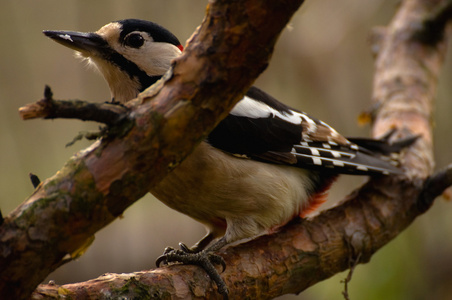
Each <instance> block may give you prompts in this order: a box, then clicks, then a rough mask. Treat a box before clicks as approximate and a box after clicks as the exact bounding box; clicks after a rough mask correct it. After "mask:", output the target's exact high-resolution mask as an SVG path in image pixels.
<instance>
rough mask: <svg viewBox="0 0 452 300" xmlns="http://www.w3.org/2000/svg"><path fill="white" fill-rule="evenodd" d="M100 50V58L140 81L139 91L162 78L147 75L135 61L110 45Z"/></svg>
mask: <svg viewBox="0 0 452 300" xmlns="http://www.w3.org/2000/svg"><path fill="white" fill-rule="evenodd" d="M103 50H104V51H102V53H101V55H102V59H104V60H105V61H108V62H110V63H112V64H114V65H116V66H118V67H119V68H120V69H121V70H122V71H124V72H126V73H127V74H128V75H129V77H130V78H131V79H133V80H138V82H139V83H140V92H142V91H144V90H145V89H146V88H148V87H150V86H151V85H153V84H154V83H155V82H157V80H159V79H160V78H162V76H161V75H156V76H149V75H148V74H147V73H146V72H145V71H143V70H141V69H140V68H139V67H138V66H137V65H136V64H135V63H133V62H131V61H130V60H128V59H127V58H125V57H124V56H122V55H121V54H119V53H118V52H116V51H114V50H113V49H111V48H110V47H108V48H104V49H103Z"/></svg>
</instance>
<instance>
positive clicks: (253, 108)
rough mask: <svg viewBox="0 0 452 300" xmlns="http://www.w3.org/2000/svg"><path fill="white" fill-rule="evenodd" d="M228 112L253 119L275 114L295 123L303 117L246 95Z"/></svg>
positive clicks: (299, 122)
mask: <svg viewBox="0 0 452 300" xmlns="http://www.w3.org/2000/svg"><path fill="white" fill-rule="evenodd" d="M230 114H231V115H234V116H237V117H247V118H253V119H259V118H268V117H270V116H276V117H278V118H280V119H282V120H284V121H286V122H290V123H292V124H296V125H299V124H301V121H302V117H303V116H302V115H301V114H298V113H295V112H293V111H291V112H290V113H285V112H280V111H278V110H276V109H274V108H272V107H270V106H268V105H267V104H265V103H263V102H260V101H256V100H253V99H252V98H250V97H248V96H245V97H243V99H242V100H240V101H239V102H238V103H237V104H236V105H235V106H234V108H233V109H232V110H231V112H230ZM311 121H312V120H311ZM312 122H314V121H312Z"/></svg>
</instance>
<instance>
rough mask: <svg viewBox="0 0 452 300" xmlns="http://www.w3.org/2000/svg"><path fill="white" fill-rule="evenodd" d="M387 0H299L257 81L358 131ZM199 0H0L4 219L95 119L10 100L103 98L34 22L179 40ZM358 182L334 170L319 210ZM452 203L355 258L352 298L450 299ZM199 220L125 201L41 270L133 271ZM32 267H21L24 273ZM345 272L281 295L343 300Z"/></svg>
mask: <svg viewBox="0 0 452 300" xmlns="http://www.w3.org/2000/svg"><path fill="white" fill-rule="evenodd" d="M395 2H396V1H383V0H372V1H352V0H343V1H336V0H307V2H306V3H305V4H304V6H303V8H302V9H301V10H300V11H299V12H298V13H297V14H296V16H295V17H294V18H293V20H292V22H291V23H290V25H289V26H288V27H287V29H286V30H285V31H284V32H283V34H282V36H281V38H280V40H279V42H278V44H277V47H276V50H275V53H274V56H273V59H272V61H271V64H270V66H269V68H268V69H267V70H266V71H265V73H264V74H263V75H262V76H261V77H260V78H259V79H258V80H257V82H256V84H257V85H258V86H260V87H263V88H265V90H266V91H267V92H269V93H270V94H272V95H273V96H275V97H276V98H278V99H280V100H282V101H283V102H285V103H287V104H289V105H291V106H293V107H296V108H299V109H302V110H304V111H306V112H309V113H310V114H311V115H314V116H316V117H318V118H321V119H323V120H324V121H326V122H328V123H329V124H330V125H332V126H333V127H335V128H336V129H338V130H339V132H341V133H343V134H345V135H349V136H359V135H361V136H367V135H368V132H369V128H366V127H359V126H358V125H357V121H356V120H357V116H358V114H359V113H360V112H361V111H363V110H365V109H366V108H368V106H369V98H370V95H371V87H372V76H373V59H372V55H371V54H370V47H369V42H368V38H369V33H370V30H371V29H372V28H373V27H374V26H377V25H385V24H387V23H388V22H389V20H390V19H391V18H392V16H393V13H394V12H395V10H396V3H395ZM206 4H207V1H205V0H202V1H201V0H191V1H189V0H154V1H145V0H131V1H121V0H110V1H106V0H96V1H88V0H79V1H75V0H66V1H57V0H40V1H32V0H21V1H13V0H2V1H1V2H0V15H1V18H0V22H1V26H0V41H1V42H0V43H1V47H0V70H1V72H0V190H1V200H0V207H1V210H2V212H3V214H4V215H6V214H8V213H9V212H10V211H11V210H13V209H14V208H15V207H16V206H17V205H19V204H20V203H21V202H22V201H23V200H24V199H25V198H26V197H27V196H29V195H30V194H31V193H32V191H33V188H32V185H31V183H30V180H29V179H28V173H29V172H33V173H35V174H37V175H39V177H40V178H41V179H44V178H47V177H49V176H51V175H53V174H54V173H55V172H57V171H58V170H59V169H60V168H61V167H62V166H63V164H64V163H65V161H66V160H67V159H68V158H69V157H70V156H71V155H72V154H73V153H75V152H76V151H78V150H80V149H83V148H84V147H86V146H88V145H89V144H90V143H89V142H86V141H83V142H78V143H76V144H75V145H74V146H72V147H69V148H66V147H65V144H66V143H67V142H69V141H71V140H72V138H73V137H74V136H75V135H76V134H77V133H78V132H79V131H81V130H95V129H97V128H98V125H97V124H94V123H82V122H79V121H68V120H55V121H50V120H32V121H21V120H20V118H19V115H18V112H17V111H18V108H19V107H20V106H23V105H25V104H27V103H30V102H34V101H36V100H38V99H40V98H41V97H42V93H43V89H44V85H45V84H49V85H50V86H51V87H52V89H53V91H54V96H55V98H56V99H74V98H79V99H84V100H91V101H107V100H109V99H110V95H109V91H108V88H107V85H106V84H105V82H104V80H103V79H102V78H101V76H100V75H99V74H96V72H93V71H92V70H90V68H87V67H86V66H85V63H81V62H80V61H78V60H77V59H74V57H73V53H72V52H71V50H69V49H67V48H64V47H62V46H60V45H58V44H56V43H54V42H52V41H51V40H49V39H48V38H46V37H45V36H44V35H43V34H42V33H41V31H42V30H46V29H47V30H52V29H53V30H58V29H60V30H77V31H95V30H97V29H98V28H100V27H101V26H102V25H104V24H106V23H108V22H110V21H113V20H118V19H123V18H142V19H147V20H152V21H155V22H157V23H160V24H162V25H164V26H165V27H167V28H168V29H170V30H171V31H173V32H174V33H175V34H176V35H177V36H178V37H179V38H180V40H181V41H185V40H187V39H188V38H189V37H190V35H191V33H192V32H193V31H194V29H195V28H196V27H197V26H198V25H199V24H200V23H201V20H202V18H203V15H204V12H205V6H206ZM450 53H452V51H449V55H448V58H447V60H446V65H445V67H444V69H443V72H442V76H441V80H440V85H439V90H438V100H437V102H436V105H435V107H436V109H435V116H434V125H435V155H436V160H437V166H438V168H440V167H441V166H445V165H446V164H448V163H449V162H450V161H451V160H452V159H451V156H450V155H449V152H450V150H446V149H451V148H452V141H451V138H450V136H451V133H450V131H449V130H450V129H451V128H452V124H451V122H452V121H451V118H450V113H451V112H452V101H451V100H452V99H450V98H451V95H452V85H451V84H450V83H451V78H452V68H451V66H452V65H451V54H450ZM364 180H365V178H362V177H361V178H359V177H355V178H351V177H343V178H342V179H341V180H340V181H339V182H338V184H336V185H335V188H334V189H333V191H332V193H331V195H330V200H329V202H328V203H327V204H326V205H325V206H324V207H328V206H331V205H333V204H334V203H335V201H337V200H339V199H340V198H341V197H342V196H343V195H345V194H347V193H349V192H350V191H351V190H352V189H353V188H354V187H355V186H357V185H359V184H360V183H362V182H363V181H364ZM451 216H452V207H451V203H450V202H447V201H445V199H443V198H440V199H438V201H437V203H436V204H435V205H434V207H433V208H432V209H431V210H430V211H429V212H428V213H427V214H426V215H425V216H423V217H421V218H419V219H418V220H416V222H415V223H414V224H413V225H412V226H411V227H410V228H409V229H408V230H406V232H404V233H403V234H401V235H400V236H399V237H398V238H397V239H396V240H395V241H393V242H391V243H390V244H389V245H387V246H386V247H385V248H384V249H382V250H381V251H379V252H378V253H377V254H376V255H375V256H374V257H373V258H372V260H371V262H370V263H369V264H366V265H359V266H358V267H357V269H356V271H355V273H354V276H353V280H352V282H351V283H350V287H349V288H350V291H349V293H350V296H351V297H352V299H397V300H400V299H452V257H451V253H452V228H451V225H452V218H451ZM203 234H204V228H203V227H202V226H201V225H199V224H198V223H196V222H195V221H192V220H191V219H189V218H187V217H185V216H183V215H181V214H179V213H176V212H174V211H172V210H170V209H169V208H167V207H165V206H164V205H162V204H161V203H159V202H158V201H156V200H155V199H154V198H152V197H151V196H150V195H148V196H146V197H145V198H143V199H142V200H140V201H138V202H137V203H136V204H135V205H133V206H132V207H131V208H129V209H128V210H127V211H126V212H125V214H124V218H122V219H119V220H117V221H115V222H114V223H113V224H111V225H110V226H108V227H107V228H105V229H104V230H102V231H101V232H99V233H98V234H97V235H96V240H95V242H94V244H93V245H92V246H91V248H90V249H88V251H87V253H86V254H85V255H84V256H82V257H81V258H80V259H78V260H77V261H74V262H71V263H69V264H67V265H65V266H63V267H61V268H60V269H58V270H57V271H56V272H54V273H53V274H51V275H50V276H49V278H48V279H47V280H49V279H53V280H55V281H56V283H58V284H63V283H69V282H76V281H82V280H87V279H91V278H95V277H97V276H99V275H101V274H103V273H106V272H132V271H139V270H144V269H148V268H151V267H154V261H155V259H156V257H157V256H158V255H160V254H161V252H162V251H163V249H164V247H165V246H168V245H172V246H177V243H178V242H179V241H184V242H186V243H187V244H192V243H194V242H196V241H197V240H198V239H199V238H200V237H201V236H202V235H203ZM32 271H33V270H30V272H32ZM346 275H347V274H346V273H342V274H338V275H336V276H334V277H333V278H331V279H329V280H327V281H324V282H321V283H319V284H317V285H316V286H314V287H312V288H310V289H308V290H307V291H305V292H303V293H302V294H300V295H298V296H284V297H281V299H343V297H342V295H341V291H342V289H343V285H342V284H341V283H340V281H341V280H342V279H344V278H345V277H346Z"/></svg>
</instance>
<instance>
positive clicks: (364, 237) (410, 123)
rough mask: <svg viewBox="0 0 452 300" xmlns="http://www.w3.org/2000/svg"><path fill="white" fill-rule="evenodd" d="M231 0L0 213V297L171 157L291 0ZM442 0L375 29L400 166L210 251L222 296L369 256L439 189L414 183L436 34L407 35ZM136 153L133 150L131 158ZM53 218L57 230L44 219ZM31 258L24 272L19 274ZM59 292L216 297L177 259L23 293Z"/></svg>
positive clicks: (30, 279)
mask: <svg viewBox="0 0 452 300" xmlns="http://www.w3.org/2000/svg"><path fill="white" fill-rule="evenodd" d="M225 2H226V1H225ZM236 2H237V1H236ZM236 2H233V3H230V4H226V3H224V2H222V1H217V2H214V3H212V4H210V6H209V9H208V15H207V17H206V20H205V21H204V22H203V25H202V26H201V28H200V30H199V31H198V32H197V33H196V34H195V36H194V38H193V39H192V41H191V42H190V44H189V46H188V47H187V50H186V52H185V53H184V55H183V56H182V57H181V58H180V59H178V60H177V61H176V62H175V64H174V66H173V69H172V72H171V73H169V75H168V76H167V77H166V79H165V80H164V81H163V82H161V83H160V84H159V85H157V86H154V87H152V88H151V89H150V90H149V91H147V92H146V93H144V94H143V95H141V96H140V97H139V98H138V99H137V100H135V101H133V102H132V103H130V104H129V105H128V106H129V107H130V109H131V110H132V113H130V114H129V117H130V118H132V120H133V121H134V126H133V127H132V129H130V131H128V132H127V133H126V134H125V135H124V136H121V137H116V138H112V137H109V138H104V139H102V140H101V141H100V142H97V143H95V144H94V145H93V146H92V147H90V148H88V149H87V150H85V151H82V152H81V153H80V154H79V155H78V156H77V157H75V158H73V159H72V160H71V161H70V162H69V163H68V164H67V166H66V167H65V168H64V169H63V170H61V171H60V172H59V174H57V175H55V176H54V177H53V178H50V179H48V180H46V181H45V182H44V183H43V184H41V185H40V187H39V188H38V189H37V191H36V192H35V193H34V194H33V195H32V196H31V198H30V199H29V200H28V201H27V202H26V203H24V204H23V205H22V206H20V207H19V208H18V209H16V210H15V211H14V212H13V213H12V214H10V215H9V216H8V217H7V218H6V219H5V221H4V223H3V225H2V226H1V227H0V238H1V241H2V245H1V252H0V253H2V256H1V257H0V270H1V271H0V278H1V282H0V295H2V296H4V295H6V296H20V297H24V296H26V295H28V293H30V291H31V289H33V288H34V286H35V285H36V284H37V283H39V280H42V279H43V277H45V275H44V274H47V273H48V272H50V271H51V270H53V269H54V268H55V267H57V266H58V265H59V264H60V263H61V261H62V258H63V257H64V256H65V255H66V254H67V253H74V252H75V251H76V250H77V249H78V248H80V247H81V246H83V243H84V242H85V241H86V240H88V239H89V237H90V236H91V235H92V234H93V233H94V232H95V231H96V230H98V229H99V228H101V227H102V226H105V225H106V224H108V222H110V221H111V220H113V219H114V218H115V217H116V216H118V215H119V214H120V213H121V212H122V211H123V210H124V209H125V207H126V206H127V205H129V204H130V203H132V202H133V201H134V200H136V199H138V198H139V197H141V196H142V195H143V194H144V193H145V192H146V191H147V189H148V188H149V187H150V186H152V184H155V183H156V182H157V181H158V180H159V178H162V176H164V174H166V173H167V172H168V170H169V169H171V168H172V167H175V166H176V165H177V164H178V162H180V161H181V160H182V159H183V157H184V156H185V155H186V154H187V153H189V152H190V151H191V148H192V147H193V146H194V145H195V144H196V142H197V141H199V140H200V139H201V138H202V136H203V134H205V133H206V132H208V130H209V129H211V128H213V126H215V124H216V123H217V122H218V120H217V118H221V117H222V116H224V114H225V113H227V111H228V109H230V108H231V107H232V105H233V104H234V103H235V101H236V100H237V99H239V98H240V96H241V95H242V94H243V92H244V91H245V90H246V88H247V87H248V86H249V85H250V84H251V83H252V80H253V79H254V78H255V77H256V76H257V75H258V73H259V71H261V70H262V69H263V68H264V67H265V63H266V61H267V59H268V57H269V53H270V52H271V49H272V47H273V43H274V42H275V38H276V36H277V35H278V33H279V31H280V30H281V29H282V28H283V26H284V24H285V22H287V21H288V19H289V18H290V16H291V13H292V12H293V11H295V9H296V8H297V6H298V5H299V4H300V3H299V2H295V1H292V2H291V1H257V0H255V1H238V2H240V3H236ZM266 2H271V3H266ZM444 3H449V1H433V0H429V1H427V0H406V1H403V2H402V4H401V6H400V8H399V10H398V12H397V14H396V15H395V16H394V19H393V20H392V21H391V23H390V24H389V25H388V27H387V28H385V30H380V31H379V32H380V34H379V36H378V39H377V40H378V47H377V48H378V49H379V51H378V55H377V59H376V74H375V79H374V94H373V107H374V110H373V111H372V112H371V116H372V119H373V124H374V126H373V135H374V136H381V135H382V134H383V133H385V132H387V131H388V130H389V129H396V130H397V134H396V137H404V136H407V135H410V134H420V138H419V139H418V140H417V141H416V143H415V145H413V146H412V147H410V148H409V149H408V150H407V151H406V153H405V154H404V156H403V158H402V161H401V162H402V165H403V167H404V168H405V170H406V171H407V177H383V178H374V179H372V180H370V181H369V182H368V183H367V184H365V185H364V186H363V187H362V188H360V189H359V190H357V191H355V192H353V193H352V194H351V195H350V196H349V197H347V199H344V201H343V202H342V203H341V204H340V205H338V206H336V207H334V208H332V209H329V210H327V211H324V212H322V213H321V214H319V215H317V216H316V217H313V218H309V219H303V220H301V219H297V220H294V221H293V222H291V223H290V224H288V225H287V226H285V227H284V228H282V229H281V230H279V231H278V232H277V233H274V234H272V235H266V236H262V237H259V238H257V239H254V240H252V241H250V242H248V243H245V244H241V245H238V246H235V247H229V248H227V249H223V250H221V251H220V254H221V255H222V256H223V257H224V258H225V261H226V264H227V268H226V270H225V272H224V273H222V277H223V278H224V280H225V281H226V283H227V285H228V287H229V289H230V296H231V298H232V299H235V298H241V297H244V298H258V299H271V298H274V297H276V296H280V295H283V294H287V293H299V292H301V291H303V290H304V289H306V288H307V287H309V286H311V285H313V284H315V283H317V282H319V281H321V280H324V279H326V278H328V277H330V276H332V275H334V274H336V273H338V272H340V271H343V270H346V269H348V268H350V267H351V266H353V265H354V264H355V263H365V262H368V261H369V259H370V257H371V256H372V255H373V254H374V253H375V252H376V251H378V249H380V248H381V247H383V246H384V245H385V244H387V243H388V242H389V241H390V240H392V239H393V238H395V237H396V236H397V235H398V234H399V233H400V232H401V231H403V230H404V229H405V228H406V227H407V226H409V225H410V224H411V223H412V221H413V220H414V219H415V218H416V217H417V216H419V215H420V214H422V213H423V212H425V211H426V209H427V208H428V207H429V206H430V204H431V202H432V200H433V198H434V197H435V196H436V195H438V194H439V193H440V192H441V191H438V190H435V191H434V192H432V189H434V188H436V187H437V186H438V185H435V184H432V183H431V181H435V180H436V181H438V180H441V181H443V183H444V184H443V185H441V187H442V188H444V187H445V186H448V185H450V180H451V179H450V177H452V176H434V177H430V179H429V180H427V183H428V184H424V183H425V182H426V179H427V178H428V177H429V175H430V174H431V172H432V168H433V155H432V138H431V127H430V119H431V107H432V103H433V99H434V96H435V92H436V85H437V81H438V76H439V70H440V67H441V65H442V62H443V59H444V54H445V50H446V49H445V48H446V46H445V43H444V40H443V37H442V36H441V38H437V39H434V40H433V41H432V40H428V39H427V40H426V39H423V38H421V37H422V36H425V32H424V34H420V33H422V32H423V31H428V30H429V29H428V27H429V26H426V24H430V21H432V20H433V23H434V20H435V18H433V19H432V16H435V17H437V16H438V15H441V14H438V13H437V12H438V11H437V10H438V7H440V8H441V7H443V4H444ZM242 5H243V6H242ZM259 5H260V6H259ZM445 7H448V6H445ZM226 8H227V9H228V11H227V15H226V14H225V12H226ZM446 11H447V10H446ZM243 15H245V16H243ZM239 16H242V17H239ZM241 18H243V19H241ZM266 18H271V20H272V22H269V21H268V20H269V19H266ZM239 20H241V22H239ZM275 20H276V21H275ZM443 23H444V24H443V25H442V27H444V26H445V24H446V22H443ZM274 26H275V27H278V30H277V29H275V27H274ZM220 27H221V28H224V29H220ZM443 29H444V28H441V31H443ZM250 30H252V32H251V33H250ZM268 31H270V32H268ZM263 32H266V33H263ZM247 34H250V35H247ZM267 34H268V36H267ZM256 35H264V36H259V37H256ZM427 36H428V34H427ZM213 37H215V38H213ZM242 38H244V39H245V40H244V41H243V40H242ZM251 38H253V40H250V39H251ZM260 43H262V44H260ZM256 45H259V47H256ZM261 45H262V47H261ZM248 47H249V48H251V50H250V49H249V48H248ZM237 49H239V51H237V52H235V51H236V50H237ZM224 53H228V58H226V57H225V55H224ZM206 66H208V67H206ZM206 70H207V71H206ZM217 91H221V93H222V95H223V93H224V94H225V95H227V97H226V96H225V97H224V98H222V103H218V100H217V99H218V98H217V97H213V96H215V95H216V94H217V93H216V92H217ZM212 95H213V96H212ZM178 99H183V100H178ZM181 132H183V133H184V134H183V135H182V134H180V133H181ZM200 132H202V134H200ZM178 133H179V134H178ZM181 141H182V142H181ZM181 145H182V146H183V147H182V148H181V147H180V146H181ZM175 146H176V147H175ZM137 149H138V151H137ZM132 150H133V151H132ZM135 152H138V153H135ZM143 155H146V161H143V160H142V159H141V160H140V158H141V157H143ZM107 164H108V165H109V167H108V168H107V167H106V166H107ZM150 170H151V171H150ZM447 174H450V172H447ZM426 192H432V193H426ZM425 195H428V197H427V196H425ZM426 198H428V199H426ZM426 200H428V201H426ZM58 221H60V222H61V223H62V224H61V223H60V224H59V225H58V226H60V227H61V228H54V225H52V224H49V223H58ZM65 224H67V226H64V225H65ZM5 254H7V255H6V256H5ZM44 254H45V255H44ZM33 255H36V256H38V257H33ZM5 257H6V258H5ZM37 260H41V262H37ZM39 268H42V269H44V270H41V269H39ZM30 269H32V270H36V272H34V273H33V274H31V275H30V274H26V273H27V272H26V270H30ZM28 273H30V272H28ZM21 285H24V287H25V288H26V291H25V292H23V290H21V288H22V286H21ZM14 287H16V288H14ZM8 289H9V290H13V292H14V294H13V292H10V291H7V290H8ZM19 290H21V291H19ZM62 295H65V296H70V297H73V298H77V299H81V298H88V297H89V296H92V297H93V298H99V297H102V295H104V296H107V295H108V297H110V298H116V297H126V296H127V297H149V298H155V299H183V298H190V297H191V298H193V299H204V298H209V299H215V298H220V297H221V296H220V295H219V294H218V293H217V292H216V287H215V286H214V284H213V283H212V282H211V281H210V280H209V279H208V278H207V277H206V275H205V272H204V271H203V270H201V269H200V268H198V267H195V266H180V265H173V266H169V267H164V268H159V269H156V270H150V271H146V272H136V273H131V274H107V275H104V276H101V277H99V278H97V279H94V280H90V281H88V282H83V283H77V284H69V285H64V286H56V285H52V284H50V285H41V286H39V287H38V289H37V290H36V291H35V292H34V294H33V299H53V298H56V297H58V296H62ZM12 298H14V297H12ZM16 298H18V297H16Z"/></svg>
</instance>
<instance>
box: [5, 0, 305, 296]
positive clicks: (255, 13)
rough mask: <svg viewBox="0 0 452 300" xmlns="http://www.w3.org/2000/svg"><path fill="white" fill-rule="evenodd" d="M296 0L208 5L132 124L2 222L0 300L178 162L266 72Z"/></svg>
mask: <svg viewBox="0 0 452 300" xmlns="http://www.w3.org/2000/svg"><path fill="white" fill-rule="evenodd" d="M302 2H303V1H302V0H285V1H263V0H248V1H232V2H231V1H224V0H223V1H221V0H218V1H214V2H211V3H210V4H209V7H208V10H207V16H206V19H205V20H204V22H203V24H202V26H201V27H200V29H199V30H198V31H197V32H196V33H195V34H194V36H193V38H192V40H191V42H190V44H189V45H188V46H187V47H186V50H185V51H184V54H183V55H182V56H181V57H180V58H179V59H177V60H176V61H175V62H174V65H173V68H172V70H171V71H170V72H169V73H168V74H167V76H166V78H165V79H164V80H163V81H162V82H160V84H158V85H157V86H154V87H153V88H152V89H151V90H150V91H148V92H147V93H144V94H143V95H141V96H140V97H139V99H138V100H137V101H135V102H133V103H132V104H131V109H132V110H131V112H130V116H131V118H133V128H131V129H130V130H129V131H128V133H127V134H126V135H125V136H123V137H121V138H115V137H110V138H105V139H102V140H100V141H99V142H96V143H95V144H93V145H92V146H91V147H89V148H88V149H85V150H84V151H81V152H80V153H78V154H77V155H76V156H74V157H73V158H71V160H69V161H68V162H67V164H66V165H65V166H64V167H63V169H61V170H60V171H59V172H58V173H57V174H55V175H54V176H53V177H51V178H49V179H47V180H45V181H43V182H42V183H41V184H40V185H39V186H38V188H37V189H36V191H35V192H34V193H33V194H32V195H31V196H30V198H29V199H27V200H26V201H25V202H24V203H23V204H22V205H20V206H19V207H18V208H17V209H15V210H14V211H13V212H12V213H10V214H9V215H8V216H7V217H6V218H5V219H4V222H3V224H2V225H1V227H0V241H1V243H0V298H2V299H21V298H24V297H27V296H28V295H29V294H30V293H31V292H32V291H33V290H34V288H35V287H36V285H37V284H38V283H40V282H41V281H42V280H43V279H44V278H45V277H46V276H47V275H48V274H49V273H50V272H51V271H53V270H54V269H55V268H56V267H58V266H59V265H60V264H61V262H62V261H63V258H64V257H65V256H67V254H72V253H74V252H77V249H78V248H80V247H83V245H84V243H86V241H87V240H89V239H90V237H91V236H92V235H93V234H94V233H95V232H96V231H98V230H99V229H101V228H102V227H104V226H105V225H107V224H108V223H110V222H111V221H113V220H114V219H115V218H116V217H117V216H119V215H121V214H122V212H123V211H124V209H125V208H126V207H128V206H129V205H131V204H132V203H133V202H134V201H136V200H137V199H139V198H141V197H142V196H143V195H144V194H145V193H146V192H147V191H148V190H149V188H150V187H152V186H153V185H155V184H156V183H157V182H158V181H159V180H160V179H161V178H163V176H165V174H167V172H169V171H170V170H171V168H174V167H175V166H177V165H178V164H179V163H180V161H181V160H182V159H183V158H184V157H185V156H186V155H187V154H188V153H190V151H191V150H192V148H193V147H194V146H195V145H196V143H197V142H198V141H200V139H202V137H203V136H205V135H206V133H207V132H208V131H209V130H211V129H212V128H213V127H214V126H215V125H216V123H217V122H218V121H219V119H220V118H221V117H224V116H225V114H227V111H228V110H230V109H231V108H232V106H233V105H234V103H235V102H236V101H238V100H239V99H240V97H241V96H242V95H243V94H244V92H245V91H246V89H248V87H249V86H250V85H251V84H252V82H253V81H254V80H255V78H256V77H257V75H258V74H259V73H260V72H261V71H262V70H263V69H264V68H265V67H266V66H267V64H268V60H269V58H270V55H271V53H272V50H273V46H274V43H275V41H276V39H277V37H278V35H279V33H280V31H281V30H282V29H283V28H284V27H285V25H286V24H287V22H288V21H289V19H290V18H291V16H292V14H293V13H294V12H295V11H296V10H297V8H298V7H299V6H300V5H301V3H302ZM270 20H271V21H270ZM218 91H221V93H222V95H224V97H223V98H222V99H221V102H220V101H219V99H218V98H217V97H216V95H217V94H218ZM151 100H152V101H151ZM138 104H140V105H138ZM30 270H33V271H32V272H30Z"/></svg>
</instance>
